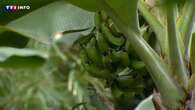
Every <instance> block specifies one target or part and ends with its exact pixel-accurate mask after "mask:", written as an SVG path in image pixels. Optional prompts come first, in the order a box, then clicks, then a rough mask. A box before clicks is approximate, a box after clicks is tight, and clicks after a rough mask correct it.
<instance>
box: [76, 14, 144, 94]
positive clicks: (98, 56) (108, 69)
mask: <svg viewBox="0 0 195 110" xmlns="http://www.w3.org/2000/svg"><path fill="white" fill-rule="evenodd" d="M95 24H96V27H95V28H94V29H93V31H92V32H91V33H90V34H89V35H87V36H83V37H81V38H80V39H79V40H78V41H77V43H78V44H79V47H80V50H81V51H80V58H81V64H82V66H83V67H84V69H85V70H86V71H87V72H88V73H89V74H90V75H91V76H94V77H96V78H100V79H105V80H107V81H110V82H111V85H113V84H114V85H116V86H117V87H118V88H120V90H122V91H128V89H129V90H133V89H138V88H142V86H140V84H139V82H138V81H136V79H135V78H133V77H132V76H131V71H130V70H133V71H134V70H137V69H142V68H144V66H145V65H144V63H143V62H142V61H139V60H138V59H137V58H135V57H134V56H135V55H134V51H133V50H132V49H131V46H130V43H129V42H128V41H127V40H126V38H125V36H124V35H123V34H121V33H120V32H119V31H118V29H117V28H116V26H115V25H114V24H113V22H112V20H111V19H110V18H109V17H108V16H107V15H106V13H105V12H104V11H99V12H97V13H96V15H95ZM130 68H131V69H130ZM127 70H128V71H127ZM121 73H125V75H120V74H121ZM130 85H132V87H129V86H130Z"/></svg>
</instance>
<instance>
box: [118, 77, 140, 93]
mask: <svg viewBox="0 0 195 110" xmlns="http://www.w3.org/2000/svg"><path fill="white" fill-rule="evenodd" d="M116 85H117V87H118V88H119V89H120V90H121V91H124V92H128V91H137V92H138V91H139V92H140V91H142V88H143V85H140V84H139V82H138V81H136V80H135V79H134V78H133V77H132V76H120V77H118V78H117V80H116Z"/></svg>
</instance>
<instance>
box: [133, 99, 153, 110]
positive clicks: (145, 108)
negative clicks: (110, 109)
mask: <svg viewBox="0 0 195 110" xmlns="http://www.w3.org/2000/svg"><path fill="white" fill-rule="evenodd" d="M152 97H153V95H151V96H149V97H148V98H146V99H144V100H143V101H142V102H141V103H140V104H139V105H138V106H137V107H136V108H135V110H155V108H154V105H153V102H152Z"/></svg>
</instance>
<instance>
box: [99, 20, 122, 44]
mask: <svg viewBox="0 0 195 110" xmlns="http://www.w3.org/2000/svg"><path fill="white" fill-rule="evenodd" d="M101 31H102V33H103V34H104V36H105V38H106V39H107V40H108V41H109V42H110V43H111V44H113V45H116V46H122V45H123V44H124V43H125V39H124V37H121V36H120V37H115V36H114V35H113V34H112V33H111V32H110V30H109V28H108V27H106V24H105V23H102V25H101Z"/></svg>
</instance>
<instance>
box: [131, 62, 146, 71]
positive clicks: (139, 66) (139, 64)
mask: <svg viewBox="0 0 195 110" xmlns="http://www.w3.org/2000/svg"><path fill="white" fill-rule="evenodd" d="M131 65H132V67H133V68H134V69H142V68H144V67H145V64H144V62H143V61H138V60H133V61H132V62H131Z"/></svg>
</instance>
